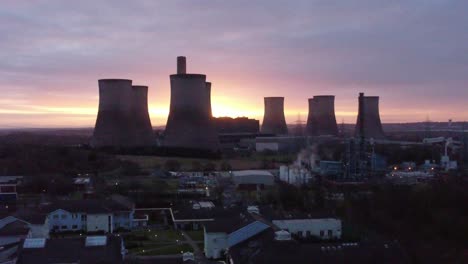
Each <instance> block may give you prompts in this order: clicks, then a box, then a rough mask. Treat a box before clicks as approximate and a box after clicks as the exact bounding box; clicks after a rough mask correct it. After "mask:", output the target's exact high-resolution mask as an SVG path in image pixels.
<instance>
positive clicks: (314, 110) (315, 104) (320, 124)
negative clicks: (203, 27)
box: [306, 95, 338, 136]
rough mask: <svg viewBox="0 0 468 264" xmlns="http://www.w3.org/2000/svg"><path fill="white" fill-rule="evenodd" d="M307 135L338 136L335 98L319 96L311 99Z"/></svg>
mask: <svg viewBox="0 0 468 264" xmlns="http://www.w3.org/2000/svg"><path fill="white" fill-rule="evenodd" d="M306 134H307V135H310V136H322V135H335V136H336V135H338V126H337V124H336V117H335V96H333V95H319V96H314V97H313V98H310V99H309V116H308V118H307V126H306Z"/></svg>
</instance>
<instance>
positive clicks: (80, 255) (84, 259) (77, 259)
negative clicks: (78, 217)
mask: <svg viewBox="0 0 468 264" xmlns="http://www.w3.org/2000/svg"><path fill="white" fill-rule="evenodd" d="M27 241H28V240H27ZM39 242H41V241H39ZM26 244H28V245H27V246H26V247H25V246H24V245H25V243H24V242H23V243H20V248H19V251H18V262H17V263H18V264H21V263H36V264H43V263H44V264H45V263H123V257H122V238H121V237H117V236H107V242H106V244H105V245H96V246H89V245H86V238H85V237H80V238H54V239H46V240H45V243H36V241H32V240H30V241H29V242H28V243H26Z"/></svg>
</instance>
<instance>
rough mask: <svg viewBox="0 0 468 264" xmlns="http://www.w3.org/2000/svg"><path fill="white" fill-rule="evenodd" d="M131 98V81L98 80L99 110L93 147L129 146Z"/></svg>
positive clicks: (131, 130) (131, 137) (130, 138)
mask: <svg viewBox="0 0 468 264" xmlns="http://www.w3.org/2000/svg"><path fill="white" fill-rule="evenodd" d="M132 98H133V91H132V81H131V80H124V79H104V80H99V110H98V115H97V119H96V125H95V127H94V134H93V138H92V140H91V145H92V146H93V147H105V146H113V147H128V146H130V145H131V142H132V141H133V129H132V125H131V120H132V117H133V115H132V110H133V107H132Z"/></svg>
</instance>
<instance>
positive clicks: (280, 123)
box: [261, 97, 288, 135]
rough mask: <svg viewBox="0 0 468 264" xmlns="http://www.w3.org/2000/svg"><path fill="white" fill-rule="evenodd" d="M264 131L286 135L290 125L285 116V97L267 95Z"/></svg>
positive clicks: (263, 123)
mask: <svg viewBox="0 0 468 264" xmlns="http://www.w3.org/2000/svg"><path fill="white" fill-rule="evenodd" d="M264 101H265V113H264V115H263V122H262V128H261V132H262V133H267V134H275V135H286V134H288V127H287V125H286V119H285V117H284V97H265V99H264Z"/></svg>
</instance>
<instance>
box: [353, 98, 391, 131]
mask: <svg viewBox="0 0 468 264" xmlns="http://www.w3.org/2000/svg"><path fill="white" fill-rule="evenodd" d="M355 135H356V137H361V138H374V139H382V138H385V134H384V131H383V128H382V123H381V121H380V114H379V97H378V96H364V93H359V111H358V118H357V123H356V130H355Z"/></svg>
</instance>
